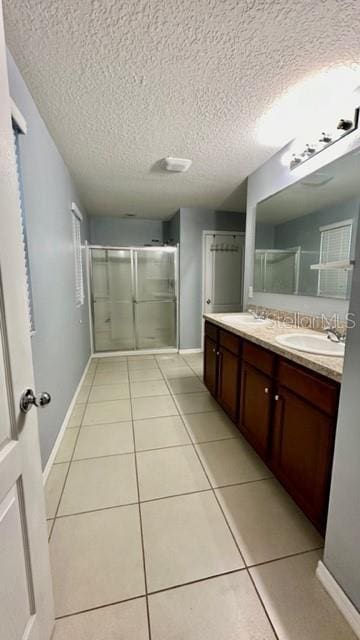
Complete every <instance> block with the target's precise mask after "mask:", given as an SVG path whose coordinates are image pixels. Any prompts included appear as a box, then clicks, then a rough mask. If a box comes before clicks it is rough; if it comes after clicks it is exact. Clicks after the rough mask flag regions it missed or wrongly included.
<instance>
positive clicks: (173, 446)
mask: <svg viewBox="0 0 360 640" xmlns="http://www.w3.org/2000/svg"><path fill="white" fill-rule="evenodd" d="M187 415H188V414H187ZM196 415H197V414H196ZM161 417H164V418H177V417H178V416H161ZM151 419H152V418H151ZM156 419H157V418H154V420H156ZM125 422H131V421H130V420H127V421H125V420H124V421H123V423H122V424H125ZM135 422H136V420H135ZM109 424H117V423H116V422H112V423H109ZM96 426H101V427H103V426H104V425H91V427H96ZM105 426H107V425H105ZM83 427H84V429H87V425H83ZM74 428H76V429H79V430H80V427H74ZM239 439H240V438H239V437H238V436H229V437H228V438H218V439H217V440H201V442H185V443H180V444H168V445H166V446H164V447H153V448H152V449H136V453H150V452H152V451H162V450H163V449H165V450H166V449H179V448H181V447H191V446H192V445H193V444H195V446H197V445H201V444H211V443H213V442H224V441H227V440H239ZM133 453H135V452H134V451H133V450H132V451H120V452H118V453H105V454H103V455H101V456H86V457H85V458H74V459H73V460H72V462H82V461H83V460H97V459H99V458H114V457H116V456H129V455H132V454H133ZM69 462H70V460H60V461H59V462H54V463H53V465H58V464H68V463H69ZM259 480H266V478H259ZM246 482H257V480H246V481H245V482H234V483H232V484H246ZM222 486H224V487H228V486H231V485H221V486H219V487H216V489H220V488H221V487H222Z"/></svg>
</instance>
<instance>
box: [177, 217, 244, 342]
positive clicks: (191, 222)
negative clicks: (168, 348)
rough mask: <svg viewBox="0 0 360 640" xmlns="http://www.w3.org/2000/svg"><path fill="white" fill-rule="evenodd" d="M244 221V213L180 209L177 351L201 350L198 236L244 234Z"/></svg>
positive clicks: (200, 240) (199, 240)
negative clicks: (178, 344)
mask: <svg viewBox="0 0 360 640" xmlns="http://www.w3.org/2000/svg"><path fill="white" fill-rule="evenodd" d="M245 220H246V217H245V214H244V213H236V212H233V211H214V210H213V209H198V208H192V209H180V327H179V331H180V348H181V349H198V348H200V347H201V346H202V345H201V317H202V233H203V231H206V230H209V231H212V230H218V231H245ZM240 286H241V283H240V282H239V287H240Z"/></svg>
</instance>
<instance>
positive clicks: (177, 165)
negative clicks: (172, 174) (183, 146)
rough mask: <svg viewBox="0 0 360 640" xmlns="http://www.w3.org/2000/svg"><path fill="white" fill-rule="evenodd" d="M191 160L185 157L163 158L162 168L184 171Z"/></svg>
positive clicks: (189, 165) (178, 171) (188, 166)
mask: <svg viewBox="0 0 360 640" xmlns="http://www.w3.org/2000/svg"><path fill="white" fill-rule="evenodd" d="M191 164H192V161H191V160H188V159H186V158H170V157H168V158H164V168H165V169H166V171H176V172H177V173H184V172H185V171H187V170H188V169H189V168H190V167H191Z"/></svg>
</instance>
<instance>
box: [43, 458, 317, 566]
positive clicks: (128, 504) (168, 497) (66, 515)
mask: <svg viewBox="0 0 360 640" xmlns="http://www.w3.org/2000/svg"><path fill="white" fill-rule="evenodd" d="M88 459H89V460H97V458H88ZM73 462H74V461H73ZM75 462H76V461H75ZM63 464H66V463H63ZM268 480H274V478H259V479H258V480H246V481H245V482H237V483H236V484H230V485H227V484H225V485H221V486H218V487H211V486H209V487H208V488H207V489H196V490H195V491H184V492H182V493H172V494H169V495H165V496H156V497H155V498H147V499H146V500H140V502H139V501H136V502H125V503H123V504H112V505H109V506H107V507H97V508H96V509H85V510H84V511H75V512H73V513H64V514H61V515H59V514H58V515H57V516H56V517H57V518H71V517H72V516H81V515H83V514H84V513H95V512H96V511H107V510H109V509H120V508H121V507H132V506H134V505H136V504H148V503H149V502H159V501H160V500H171V499H172V498H180V497H182V496H191V495H194V494H195V493H206V492H208V491H213V490H215V491H216V490H218V489H227V488H228V487H241V486H243V485H248V484H254V483H256V482H265V481H268ZM46 519H47V520H53V518H46ZM316 548H318V547H316ZM319 548H323V547H319ZM297 553H302V552H301V551H300V552H295V553H294V554H289V557H291V556H292V555H296V554H297ZM269 562H272V560H270V561H269ZM249 566H257V565H249Z"/></svg>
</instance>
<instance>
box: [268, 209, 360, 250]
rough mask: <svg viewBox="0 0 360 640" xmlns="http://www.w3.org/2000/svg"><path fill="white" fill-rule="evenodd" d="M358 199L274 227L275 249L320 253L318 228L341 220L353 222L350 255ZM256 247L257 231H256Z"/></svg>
mask: <svg viewBox="0 0 360 640" xmlns="http://www.w3.org/2000/svg"><path fill="white" fill-rule="evenodd" d="M359 204H360V201H359V199H358V198H355V199H354V198H353V199H351V200H347V201H346V202H341V203H337V204H335V205H333V206H331V207H325V208H323V209H319V210H318V211H313V212H312V213H309V214H307V215H306V216H301V217H299V218H295V219H294V220H289V221H288V222H284V223H283V224H278V225H275V227H274V233H275V243H274V248H275V249H287V248H288V247H295V246H296V247H297V246H301V247H302V249H304V250H306V251H320V235H321V234H320V227H321V226H324V225H327V224H333V223H335V222H341V221H342V220H350V219H352V220H353V233H352V246H353V249H352V253H353V252H354V249H355V239H356V230H357V222H358V217H359ZM256 246H257V230H256Z"/></svg>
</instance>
